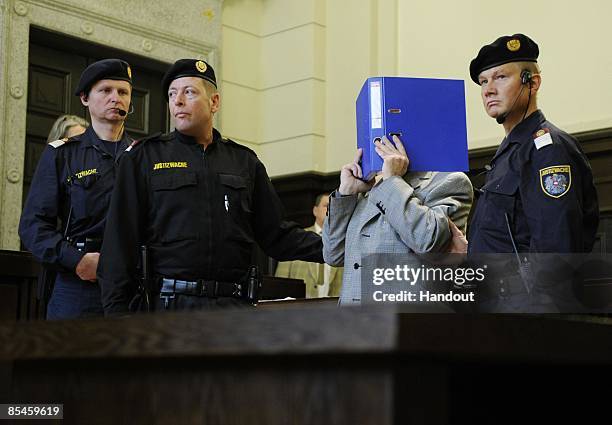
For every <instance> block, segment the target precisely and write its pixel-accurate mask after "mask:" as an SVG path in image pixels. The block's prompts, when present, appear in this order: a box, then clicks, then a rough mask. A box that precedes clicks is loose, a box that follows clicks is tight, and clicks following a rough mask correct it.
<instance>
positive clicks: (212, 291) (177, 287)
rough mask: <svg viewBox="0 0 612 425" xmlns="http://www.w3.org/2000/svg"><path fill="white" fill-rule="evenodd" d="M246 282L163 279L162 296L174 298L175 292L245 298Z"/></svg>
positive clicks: (199, 295)
mask: <svg viewBox="0 0 612 425" xmlns="http://www.w3.org/2000/svg"><path fill="white" fill-rule="evenodd" d="M244 286H245V285H244V284H241V283H235V282H219V281H216V280H203V279H198V280H195V281H190V280H178V279H167V278H162V279H161V288H160V297H161V298H164V297H170V298H172V297H173V296H174V294H179V295H191V296H196V297H208V298H217V297H233V298H245V297H246V295H247V294H246V290H245V289H246V288H244Z"/></svg>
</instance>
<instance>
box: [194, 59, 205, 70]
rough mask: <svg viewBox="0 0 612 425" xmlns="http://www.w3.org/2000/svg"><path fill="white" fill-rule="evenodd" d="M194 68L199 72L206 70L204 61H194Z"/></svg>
mask: <svg viewBox="0 0 612 425" xmlns="http://www.w3.org/2000/svg"><path fill="white" fill-rule="evenodd" d="M195 66H196V69H197V70H198V71H200V72H202V73H203V72H206V63H204V61H197V62H196V63H195Z"/></svg>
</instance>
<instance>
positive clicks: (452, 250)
mask: <svg viewBox="0 0 612 425" xmlns="http://www.w3.org/2000/svg"><path fill="white" fill-rule="evenodd" d="M448 227H449V228H450V231H451V240H450V243H449V245H448V248H447V252H448V253H449V254H466V253H467V248H468V240H467V238H466V237H465V235H464V234H463V232H462V231H461V230H459V228H458V227H457V226H456V225H455V223H453V221H452V220H451V219H449V220H448Z"/></svg>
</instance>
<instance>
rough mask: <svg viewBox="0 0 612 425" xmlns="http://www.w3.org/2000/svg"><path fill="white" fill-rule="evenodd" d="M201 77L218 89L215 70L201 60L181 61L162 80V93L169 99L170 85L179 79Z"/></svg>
mask: <svg viewBox="0 0 612 425" xmlns="http://www.w3.org/2000/svg"><path fill="white" fill-rule="evenodd" d="M182 77H200V78H203V79H204V80H206V81H208V82H209V83H211V84H212V85H213V86H215V87H217V79H216V78H215V70H214V69H213V68H212V66H210V65H209V64H207V63H206V62H204V61H203V60H201V59H179V60H177V61H176V62H174V65H172V66H171V67H170V69H169V70H168V72H166V75H164V78H163V79H162V91H163V93H164V96H166V99H168V88H169V87H170V83H172V81H174V80H176V79H177V78H182Z"/></svg>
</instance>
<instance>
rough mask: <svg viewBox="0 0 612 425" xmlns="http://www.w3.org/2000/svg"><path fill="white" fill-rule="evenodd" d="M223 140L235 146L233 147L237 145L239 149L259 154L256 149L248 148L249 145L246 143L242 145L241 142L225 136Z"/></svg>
mask: <svg viewBox="0 0 612 425" xmlns="http://www.w3.org/2000/svg"><path fill="white" fill-rule="evenodd" d="M222 140H223V141H224V142H225V143H227V144H228V145H230V146H233V147H236V148H239V149H244V150H245V151H248V152H250V153H252V154H253V155H255V156H257V154H256V153H255V151H254V150H253V149H251V148H248V147H246V146H244V145H241V144H240V143H236V142H234V141H233V140H232V139H225V138H223V139H222Z"/></svg>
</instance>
